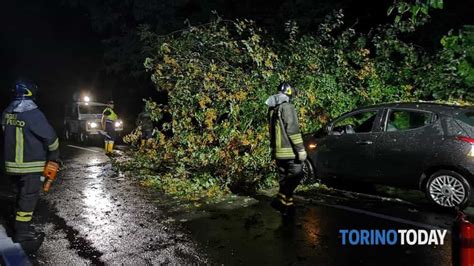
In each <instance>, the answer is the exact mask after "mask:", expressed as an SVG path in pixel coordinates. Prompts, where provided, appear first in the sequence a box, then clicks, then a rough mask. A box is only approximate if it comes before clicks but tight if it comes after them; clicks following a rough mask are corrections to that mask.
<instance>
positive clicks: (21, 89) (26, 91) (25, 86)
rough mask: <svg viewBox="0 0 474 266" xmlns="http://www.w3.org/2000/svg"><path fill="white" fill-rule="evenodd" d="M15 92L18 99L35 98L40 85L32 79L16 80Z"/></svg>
mask: <svg viewBox="0 0 474 266" xmlns="http://www.w3.org/2000/svg"><path fill="white" fill-rule="evenodd" d="M14 93H15V99H16V100H23V99H29V100H35V99H36V95H37V93H38V86H36V84H34V83H33V82H30V81H26V80H18V81H17V82H15V88H14Z"/></svg>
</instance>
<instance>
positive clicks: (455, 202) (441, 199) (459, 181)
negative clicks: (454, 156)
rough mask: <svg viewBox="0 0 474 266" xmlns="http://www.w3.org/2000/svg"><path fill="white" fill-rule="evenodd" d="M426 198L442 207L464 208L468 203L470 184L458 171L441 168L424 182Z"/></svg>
mask: <svg viewBox="0 0 474 266" xmlns="http://www.w3.org/2000/svg"><path fill="white" fill-rule="evenodd" d="M425 193H426V196H427V198H428V200H429V201H430V202H431V203H433V204H435V205H436V206H438V207H441V208H444V209H455V208H459V209H461V210H462V209H464V208H466V207H467V206H468V205H469V201H470V198H471V185H470V184H469V182H468V181H467V180H466V179H465V178H464V177H463V176H462V175H460V174H459V173H457V172H454V171H450V170H441V171H437V172H436V173H434V174H432V175H431V176H430V178H429V179H428V182H426V187H425Z"/></svg>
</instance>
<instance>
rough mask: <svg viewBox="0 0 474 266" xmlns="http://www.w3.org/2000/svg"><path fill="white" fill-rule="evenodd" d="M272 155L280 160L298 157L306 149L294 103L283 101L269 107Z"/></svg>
mask: <svg viewBox="0 0 474 266" xmlns="http://www.w3.org/2000/svg"><path fill="white" fill-rule="evenodd" d="M269 122H270V143H271V149H272V156H273V158H275V159H278V160H290V159H295V158H296V153H298V151H302V150H304V145H303V138H302V136H301V132H300V127H299V124H298V117H297V114H296V110H295V107H294V106H293V104H291V103H288V102H283V103H281V104H279V105H277V106H275V107H273V108H270V109H269Z"/></svg>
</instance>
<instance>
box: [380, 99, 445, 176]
mask: <svg viewBox="0 0 474 266" xmlns="http://www.w3.org/2000/svg"><path fill="white" fill-rule="evenodd" d="M436 119H437V115H436V114H435V113H432V112H428V111H423V110H416V109H400V108H396V109H390V108H389V109H387V110H386V112H385V114H384V125H383V128H382V131H383V133H382V134H381V135H380V138H379V140H378V141H377V145H376V148H375V149H376V152H375V154H376V157H375V158H376V161H375V164H376V165H377V166H378V168H379V174H378V178H379V183H385V184H397V185H416V184H417V183H418V180H419V177H420V176H421V174H422V173H423V171H424V165H425V163H426V160H428V158H429V157H430V156H431V155H432V153H433V149H434V146H433V141H434V140H435V137H434V135H436V134H438V133H437V132H438V131H439V130H437V129H436V128H434V126H433V125H434V122H435V121H436Z"/></svg>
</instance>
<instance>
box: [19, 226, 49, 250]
mask: <svg viewBox="0 0 474 266" xmlns="http://www.w3.org/2000/svg"><path fill="white" fill-rule="evenodd" d="M44 237H45V234H44V233H43V232H38V231H36V230H35V229H34V228H32V227H31V226H30V225H29V223H22V224H21V225H18V223H16V224H15V234H14V236H13V242H15V243H19V244H20V245H21V247H22V248H23V250H24V251H25V252H26V253H27V254H33V253H35V252H36V251H37V250H38V249H39V248H40V247H41V244H43V241H44Z"/></svg>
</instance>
